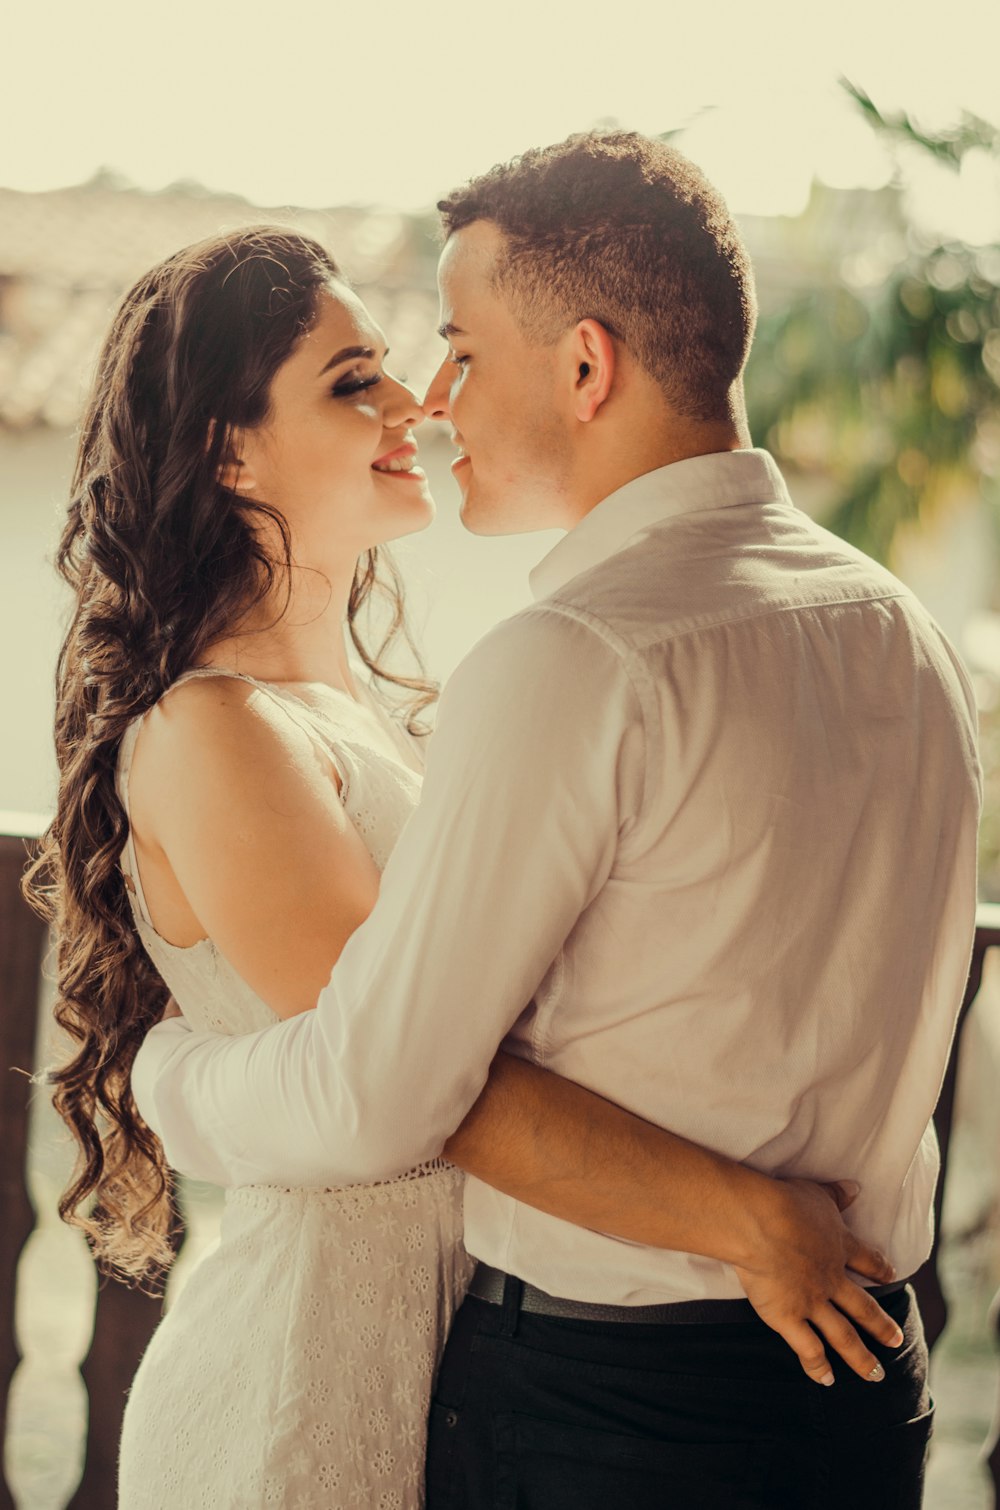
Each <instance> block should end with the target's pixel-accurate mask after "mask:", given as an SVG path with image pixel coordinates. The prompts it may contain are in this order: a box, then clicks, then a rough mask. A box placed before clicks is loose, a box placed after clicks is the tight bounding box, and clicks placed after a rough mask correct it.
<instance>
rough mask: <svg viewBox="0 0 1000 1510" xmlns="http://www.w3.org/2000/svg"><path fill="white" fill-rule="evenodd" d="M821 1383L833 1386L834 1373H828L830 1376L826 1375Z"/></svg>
mask: <svg viewBox="0 0 1000 1510" xmlns="http://www.w3.org/2000/svg"><path fill="white" fill-rule="evenodd" d="M819 1382H820V1384H825V1385H827V1386H829V1385H831V1384H832V1383H833V1374H832V1372H831V1373H828V1374H824V1375H823V1377H822V1379H821V1380H820V1381H819Z"/></svg>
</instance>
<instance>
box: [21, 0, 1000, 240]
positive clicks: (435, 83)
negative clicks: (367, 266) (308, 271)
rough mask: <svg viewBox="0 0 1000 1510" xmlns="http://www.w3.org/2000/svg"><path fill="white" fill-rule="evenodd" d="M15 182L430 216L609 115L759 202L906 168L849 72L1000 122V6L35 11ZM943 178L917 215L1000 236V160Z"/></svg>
mask: <svg viewBox="0 0 1000 1510" xmlns="http://www.w3.org/2000/svg"><path fill="white" fill-rule="evenodd" d="M3 47H4V70H3V76H2V81H0V184H3V185H5V186H8V187H12V188H19V189H45V188H52V187H56V186H61V185H64V184H70V183H77V182H80V181H82V180H84V179H87V178H89V177H90V176H91V174H92V173H93V172H94V171H95V169H97V168H98V167H100V166H106V167H110V168H114V169H117V170H119V171H120V172H121V173H123V174H124V175H125V176H126V177H127V178H128V179H130V180H132V181H133V182H135V183H138V184H140V185H142V186H145V187H149V188H157V187H160V186H162V185H165V184H167V183H170V182H172V181H175V180H177V179H180V178H191V179H196V180H199V181H200V182H202V183H204V184H206V185H207V186H208V187H210V188H213V189H228V190H235V191H236V192H238V193H241V194H244V195H246V196H247V197H248V198H251V199H253V200H255V201H256V202H257V203H259V204H261V205H264V206H270V207H274V206H277V205H282V204H301V205H322V206H331V205H335V204H345V203H352V202H362V203H369V204H383V205H390V206H394V207H399V208H416V207H420V206H424V205H429V204H432V203H433V201H434V199H435V198H436V197H438V196H439V195H440V193H441V192H443V191H444V190H447V189H448V188H450V187H451V186H452V185H454V184H456V183H458V182H460V181H462V180H464V179H465V178H467V177H469V176H471V175H472V174H474V173H476V172H479V171H482V169H483V168H485V167H487V166H489V165H490V164H491V163H493V162H495V161H498V160H502V159H505V158H508V157H510V156H512V155H513V154H515V153H516V152H517V151H519V150H521V149H523V148H524V147H526V146H529V145H532V144H539V143H543V142H546V141H553V140H558V139H559V138H561V137H563V136H565V135H567V134H568V133H569V132H570V131H573V130H579V129H585V128H587V127H589V126H592V125H594V124H598V123H602V122H605V121H607V120H609V119H613V120H615V121H617V122H620V123H621V124H623V125H626V126H631V127H635V128H637V129H639V130H643V131H649V132H659V131H663V130H666V129H668V128H671V127H675V126H682V125H688V126H689V129H688V130H687V131H686V133H685V136H684V138H683V141H682V146H683V148H684V150H685V151H687V152H688V153H689V154H690V155H691V156H692V157H694V158H695V159H696V160H697V161H698V162H700V163H701V165H702V166H703V167H704V168H705V170H706V171H707V172H708V174H709V176H710V177H711V178H713V179H714V180H715V182H716V183H717V184H718V185H719V187H720V188H721V189H722V190H723V192H724V193H725V194H726V195H727V197H728V199H729V201H730V204H731V206H732V208H733V209H734V210H736V211H737V212H755V213H760V214H768V213H789V214H794V213H795V212H796V211H797V210H799V209H800V208H801V207H802V205H803V203H804V201H805V197H806V194H807V191H808V186H809V183H810V180H811V178H812V177H813V175H817V176H819V177H821V178H823V179H825V180H826V181H827V182H828V183H831V184H836V185H843V186H847V185H852V184H867V185H875V184H878V183H882V182H885V181H886V179H887V177H888V176H889V173H890V171H891V167H890V164H889V161H888V159H887V157H886V155H885V153H884V152H883V151H882V149H881V148H880V147H878V145H877V144H876V143H875V142H874V140H873V138H872V134H871V132H870V131H869V130H868V128H867V127H866V126H864V124H863V123H862V122H861V121H859V120H858V119H857V117H856V114H855V113H854V112H853V110H852V108H851V107H850V106H849V104H848V103H847V101H846V100H845V98H844V96H843V94H842V92H841V91H840V90H839V89H838V87H837V83H836V80H837V77H838V75H839V74H846V75H847V76H848V77H849V78H851V79H852V80H853V81H854V82H856V83H858V84H860V85H861V86H862V87H863V88H864V89H866V90H867V91H868V92H869V94H871V95H872V97H873V98H874V99H875V101H876V103H877V104H879V105H880V107H882V108H883V109H886V110H895V109H898V108H905V109H907V110H908V111H910V113H911V114H915V115H917V116H918V117H919V118H920V119H921V121H922V122H924V123H926V124H928V125H930V126H932V127H933V126H937V127H940V126H945V125H948V124H951V123H952V122H953V121H955V120H956V119H957V116H958V113H959V111H960V109H961V108H962V107H963V106H965V107H967V108H969V109H972V110H974V111H976V112H977V113H979V114H981V115H984V116H986V117H987V118H988V119H992V120H995V121H996V120H998V119H1000V82H998V80H1000V68H998V63H997V60H998V58H1000V3H998V0H838V3H837V4H836V5H830V4H823V5H820V4H819V3H817V0H689V3H688V4H687V5H686V6H684V7H681V6H679V5H676V4H673V3H671V0H645V3H637V0H600V3H599V4H597V3H595V0H578V3H576V4H574V5H570V4H567V3H566V0H498V3H497V4H494V5H488V6H487V5H483V4H482V3H481V0H441V3H438V4H436V5H429V4H424V5H415V4H413V3H408V4H403V3H402V0H382V3H381V4H379V0H363V3H360V0H355V3H353V4H347V3H344V0H324V3H316V0H268V3H267V4H261V3H259V0H244V3H243V4H242V5H239V6H237V5H235V4H233V3H232V0H171V3H169V4H167V3H162V0H161V3H160V4H153V3H150V0H89V3H87V0H49V3H48V4H46V3H45V0H31V3H29V0H18V3H17V4H16V8H15V6H14V5H12V6H10V7H9V8H8V10H7V13H6V15H5V19H4V24H3ZM946 176H947V175H945V174H944V173H942V172H939V171H937V170H933V171H932V172H931V173H930V174H929V175H928V174H926V173H925V174H924V175H923V177H922V179H920V181H918V183H917V185H916V188H915V204H916V209H917V212H918V214H919V216H920V218H921V219H922V220H924V221H927V222H931V223H934V222H935V221H936V222H939V224H937V225H935V227H934V228H935V229H945V230H947V231H950V232H951V233H952V234H959V235H965V236H966V237H968V238H969V239H971V240H974V241H976V240H984V239H991V238H993V237H996V236H1000V194H998V186H997V183H996V178H995V174H994V173H993V172H992V170H989V169H988V168H987V166H986V165H985V164H984V163H982V162H980V163H978V164H977V163H976V162H974V161H973V162H972V163H971V164H970V166H969V168H968V170H967V172H966V173H965V175H964V182H960V181H958V180H957V179H955V178H954V177H952V178H951V179H949V180H948V181H947V182H946V181H945V179H946Z"/></svg>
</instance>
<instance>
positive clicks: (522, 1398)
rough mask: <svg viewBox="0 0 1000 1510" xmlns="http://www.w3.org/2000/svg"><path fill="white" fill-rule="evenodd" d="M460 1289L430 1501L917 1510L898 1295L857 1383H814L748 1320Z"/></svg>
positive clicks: (919, 1397) (433, 1506)
mask: <svg viewBox="0 0 1000 1510" xmlns="http://www.w3.org/2000/svg"><path fill="white" fill-rule="evenodd" d="M518 1296H519V1286H518V1284H517V1281H513V1280H509V1281H508V1283H507V1293H506V1296H505V1302H504V1305H503V1306H500V1305H491V1304H489V1303H488V1302H487V1301H484V1300H477V1299H475V1298H473V1297H469V1298H468V1299H467V1300H466V1301H465V1303H464V1304H463V1306H462V1307H461V1309H460V1311H459V1313H458V1315H457V1316H456V1318H455V1322H454V1325H453V1327H452V1332H451V1337H450V1338H449V1341H448V1345H447V1348H446V1349H445V1355H444V1359H443V1362H442V1365H441V1370H440V1374H439V1377H438V1382H437V1387H436V1390H435V1394H434V1400H433V1403H432V1406H431V1420H430V1436H429V1442H428V1454H427V1510H487V1507H488V1510H723V1507H724V1510H786V1507H787V1510H834V1507H835V1510H869V1507H870V1510H916V1507H918V1506H919V1505H920V1503H921V1498H922V1486H923V1477H924V1461H925V1457H926V1453H927V1445H928V1442H929V1439H930V1433H931V1418H932V1406H931V1401H930V1397H929V1395H928V1392H927V1349H926V1346H925V1344H924V1336H923V1326H922V1324H921V1321H920V1315H919V1312H918V1309H917V1303H916V1300H915V1299H914V1296H913V1292H912V1290H910V1289H909V1288H907V1289H904V1290H900V1291H898V1292H897V1293H895V1294H893V1295H890V1296H888V1297H886V1298H885V1299H884V1300H883V1301H882V1304H883V1305H884V1307H885V1309H886V1310H887V1311H888V1312H889V1313H890V1314H891V1315H892V1317H893V1318H894V1320H896V1321H897V1322H898V1323H899V1325H900V1326H901V1327H902V1329H903V1332H904V1334H905V1339H906V1340H905V1342H904V1344H903V1346H902V1348H900V1349H898V1350H892V1349H888V1348H882V1347H880V1346H879V1345H878V1344H877V1343H876V1344H874V1346H873V1351H874V1352H875V1354H876V1355H877V1357H878V1358H879V1361H880V1362H881V1363H882V1364H883V1365H884V1367H885V1370H886V1377H885V1379H884V1381H882V1382H881V1383H878V1384H873V1383H868V1382H866V1381H864V1380H861V1379H859V1378H858V1377H857V1375H856V1374H854V1373H852V1372H851V1371H850V1370H849V1369H848V1368H847V1367H846V1365H844V1364H843V1363H840V1362H839V1360H836V1359H835V1358H834V1357H833V1356H832V1355H831V1363H832V1365H833V1368H834V1372H835V1374H836V1383H835V1384H833V1385H832V1386H830V1387H828V1388H827V1387H824V1386H823V1385H820V1384H814V1383H813V1382H812V1381H811V1380H810V1379H808V1378H807V1377H806V1375H805V1374H804V1373H803V1372H802V1371H801V1369H800V1367H799V1364H798V1361H797V1359H796V1358H795V1356H794V1355H793V1354H792V1353H791V1352H790V1350H789V1349H788V1348H787V1347H786V1345H785V1343H783V1342H782V1341H781V1339H780V1338H779V1337H778V1336H776V1334H775V1333H773V1332H772V1331H770V1330H769V1329H768V1328H767V1327H765V1326H764V1324H763V1322H760V1321H758V1320H757V1319H756V1318H755V1317H754V1318H752V1319H749V1320H748V1321H747V1322H746V1323H743V1322H733V1323H731V1322H724V1323H722V1324H700V1325H683V1326H674V1325H667V1326H646V1325H644V1324H635V1323H631V1322H625V1323H614V1324H609V1325H606V1324H604V1323H602V1322H592V1321H568V1320H562V1319H560V1318H555V1317H550V1316H536V1315H530V1314H527V1313H523V1312H520V1311H519V1310H518V1306H517V1301H518Z"/></svg>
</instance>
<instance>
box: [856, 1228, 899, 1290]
mask: <svg viewBox="0 0 1000 1510" xmlns="http://www.w3.org/2000/svg"><path fill="white" fill-rule="evenodd" d="M844 1266H845V1268H848V1269H853V1270H854V1272H855V1274H863V1275H864V1276H865V1278H866V1279H871V1280H874V1281H875V1283H876V1284H880V1285H888V1284H891V1283H892V1281H893V1280H894V1279H895V1278H896V1271H895V1269H894V1268H893V1267H892V1264H891V1263H890V1262H889V1260H888V1259H887V1258H886V1256H885V1254H884V1253H880V1252H879V1250H878V1249H877V1248H872V1247H870V1246H869V1244H868V1243H863V1242H862V1241H861V1239H860V1238H858V1237H855V1236H854V1233H853V1232H851V1233H849V1234H848V1236H847V1239H846V1241H845V1243H844Z"/></svg>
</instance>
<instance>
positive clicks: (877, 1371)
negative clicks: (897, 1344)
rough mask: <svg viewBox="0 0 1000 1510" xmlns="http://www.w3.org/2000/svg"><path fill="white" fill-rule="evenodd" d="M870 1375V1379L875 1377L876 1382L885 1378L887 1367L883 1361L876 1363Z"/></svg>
mask: <svg viewBox="0 0 1000 1510" xmlns="http://www.w3.org/2000/svg"><path fill="white" fill-rule="evenodd" d="M868 1377H869V1379H873V1380H874V1381H875V1383H876V1384H879V1383H881V1381H882V1380H883V1379H884V1378H885V1369H884V1368H883V1367H882V1365H881V1363H876V1365H875V1367H874V1368H873V1369H872V1371H871V1373H870V1374H869V1375H868Z"/></svg>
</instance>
